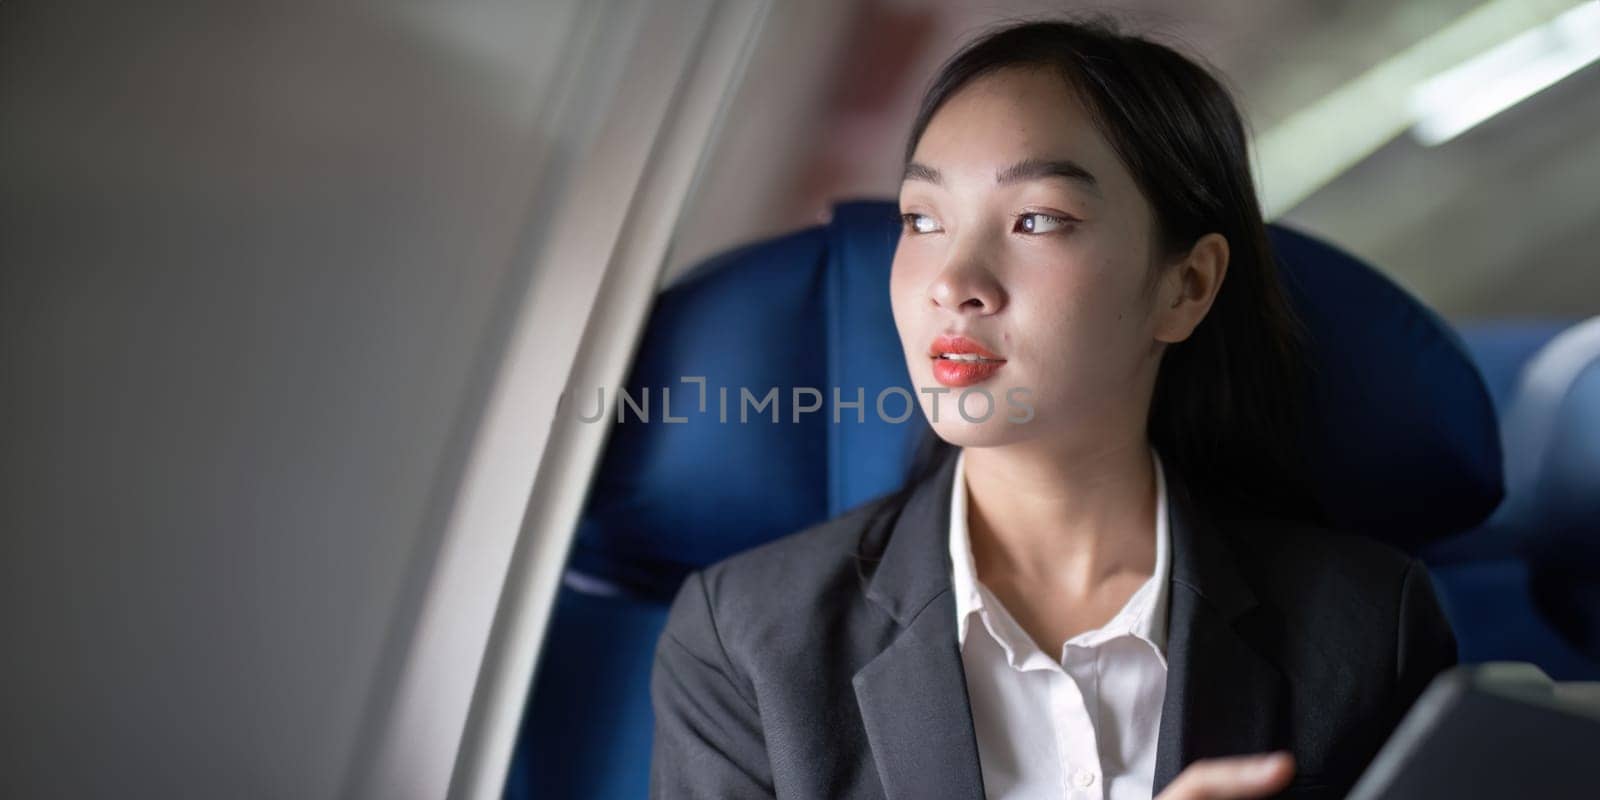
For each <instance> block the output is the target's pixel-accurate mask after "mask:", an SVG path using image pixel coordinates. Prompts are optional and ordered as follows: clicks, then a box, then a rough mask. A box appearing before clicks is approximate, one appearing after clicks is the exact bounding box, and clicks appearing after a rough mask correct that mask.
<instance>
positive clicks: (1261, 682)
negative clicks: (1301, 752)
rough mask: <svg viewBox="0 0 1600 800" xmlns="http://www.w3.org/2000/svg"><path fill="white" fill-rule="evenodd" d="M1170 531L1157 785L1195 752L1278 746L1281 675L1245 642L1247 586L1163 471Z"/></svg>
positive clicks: (1254, 609)
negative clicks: (1165, 651)
mask: <svg viewBox="0 0 1600 800" xmlns="http://www.w3.org/2000/svg"><path fill="white" fill-rule="evenodd" d="M1167 485H1168V486H1169V487H1171V488H1170V489H1169V494H1168V512H1169V515H1170V516H1169V518H1168V530H1169V531H1170V534H1171V537H1172V582H1171V586H1170V588H1171V592H1170V597H1171V606H1170V609H1169V612H1168V613H1169V625H1168V631H1169V634H1168V640H1167V692H1166V696H1165V698H1164V699H1163V701H1162V707H1161V729H1160V734H1159V736H1158V738H1157V742H1156V774H1155V782H1154V789H1155V791H1156V792H1158V793H1159V792H1160V791H1161V790H1162V789H1163V788H1165V787H1166V786H1167V784H1169V783H1171V782H1172V780H1173V779H1174V778H1176V777H1177V776H1178V774H1179V773H1180V772H1182V771H1183V768H1184V767H1185V766H1187V765H1189V764H1190V763H1191V762H1193V761H1195V760H1196V759H1201V758H1212V757H1217V756H1226V755H1244V754H1250V753H1260V752H1266V751H1270V750H1276V749H1280V748H1282V747H1283V746H1284V744H1285V743H1286V742H1287V736H1286V733H1287V731H1286V728H1285V724H1284V723H1285V717H1284V713H1285V711H1286V709H1285V704H1286V702H1287V700H1286V694H1285V692H1286V689H1287V686H1286V684H1285V683H1284V680H1283V675H1282V673H1281V672H1279V670H1278V669H1277V667H1275V666H1274V665H1273V664H1272V663H1271V662H1269V661H1267V660H1266V659H1265V658H1264V657H1262V656H1261V654H1260V653H1259V651H1258V648H1256V647H1253V646H1252V642H1251V637H1250V632H1251V631H1252V630H1253V629H1252V627H1251V624H1252V623H1253V622H1262V621H1264V618H1263V617H1262V616H1261V614H1260V612H1261V611H1263V609H1260V608H1259V607H1258V605H1257V602H1256V597H1255V594H1254V592H1252V591H1251V590H1250V587H1249V586H1248V584H1246V583H1245V581H1244V579H1243V577H1242V576H1241V575H1240V574H1239V571H1238V567H1237V565H1236V563H1235V561H1234V558H1233V555H1232V554H1231V553H1229V552H1228V550H1227V548H1226V545H1225V544H1224V543H1223V542H1222V541H1221V540H1220V538H1219V537H1218V534H1217V532H1216V530H1215V528H1213V527H1212V524H1211V522H1210V521H1209V520H1208V519H1206V518H1205V517H1204V516H1203V515H1201V514H1200V513H1199V512H1198V511H1197V510H1196V508H1195V506H1194V504H1193V502H1192V500H1191V499H1190V498H1189V496H1188V494H1187V491H1186V490H1185V489H1184V487H1183V485H1182V484H1181V483H1180V482H1179V480H1178V477H1177V476H1176V475H1174V474H1173V473H1172V472H1171V471H1170V470H1169V471H1168V472H1167Z"/></svg>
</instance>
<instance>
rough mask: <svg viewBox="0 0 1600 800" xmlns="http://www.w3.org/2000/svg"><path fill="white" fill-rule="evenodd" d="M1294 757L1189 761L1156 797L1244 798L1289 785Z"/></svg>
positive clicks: (1178, 799) (1166, 799) (1168, 799)
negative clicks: (1186, 766) (1187, 765)
mask: <svg viewBox="0 0 1600 800" xmlns="http://www.w3.org/2000/svg"><path fill="white" fill-rule="evenodd" d="M1293 775H1294V759H1293V757H1291V756H1290V755H1289V754H1288V753H1269V754H1266V755H1259V756H1234V757H1230V758H1210V759H1204V760H1201V761H1196V762H1194V763H1193V764H1190V765H1189V767H1188V768H1187V769H1185V770H1184V771H1183V772H1182V774H1180V775H1178V778H1177V780H1174V781H1173V782H1172V785H1170V786H1168V787H1167V788H1166V790H1165V791H1163V792H1162V793H1161V794H1160V795H1159V796H1158V797H1157V798H1156V800H1246V799H1247V798H1254V797H1265V796H1267V795H1269V794H1272V793H1273V792H1276V791H1278V790H1280V789H1282V788H1283V787H1284V786H1286V785H1288V783H1289V778H1290V777H1292V776H1293Z"/></svg>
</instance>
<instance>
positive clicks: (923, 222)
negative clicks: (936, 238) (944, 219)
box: [900, 214, 939, 233]
mask: <svg viewBox="0 0 1600 800" xmlns="http://www.w3.org/2000/svg"><path fill="white" fill-rule="evenodd" d="M900 219H901V220H902V221H903V222H905V226H906V228H908V229H910V230H911V231H912V232H913V233H938V232H939V223H937V222H934V221H933V217H930V216H928V215H927V214H901V215H900Z"/></svg>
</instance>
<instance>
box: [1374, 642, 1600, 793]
mask: <svg viewBox="0 0 1600 800" xmlns="http://www.w3.org/2000/svg"><path fill="white" fill-rule="evenodd" d="M1596 699H1600V684H1555V683H1552V682H1551V681H1550V679H1549V678H1548V677H1546V676H1545V675H1544V673H1543V672H1540V671H1539V670H1538V669H1537V668H1536V667H1534V666H1533V665H1531V664H1509V663H1507V664H1484V665H1477V666H1458V667H1455V668H1453V669H1450V670H1448V671H1446V672H1443V673H1441V674H1440V675H1439V676H1438V677H1437V678H1435V679H1434V681H1433V683H1432V684H1430V685H1429V686H1428V689H1427V691H1425V692H1423V693H1422V696H1421V697H1420V698H1418V699H1417V702H1416V704H1415V705H1414V706H1412V708H1411V711H1410V713H1408V714H1407V715H1406V717H1405V719H1403V720H1402V721H1401V722H1400V724H1399V725H1398V726H1397V727H1396V728H1395V731H1394V734H1393V735H1391V736H1390V737H1389V741H1388V742H1386V743H1385V744H1384V746H1383V749H1382V750H1381V751H1379V753H1378V756H1377V757H1376V758H1374V759H1373V761H1372V764H1371V765H1370V766H1369V767H1368V768H1367V771H1366V772H1365V773H1363V774H1362V776H1361V779H1360V780H1359V781H1357V782H1356V785H1355V788H1354V789H1352V790H1351V792H1350V795H1349V797H1348V798H1346V800H1401V798H1405V799H1406V800H1427V799H1428V798H1479V797H1482V798H1491V797H1492V798H1523V797H1529V798H1541V800H1543V799H1546V798H1548V799H1549V800H1558V799H1561V798H1583V799H1584V800H1594V798H1600V707H1597V706H1596V705H1595V704H1594V701H1595V700H1596Z"/></svg>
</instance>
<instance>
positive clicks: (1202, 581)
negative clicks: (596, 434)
mask: <svg viewBox="0 0 1600 800" xmlns="http://www.w3.org/2000/svg"><path fill="white" fill-rule="evenodd" d="M900 208H901V211H902V212H903V215H904V221H905V225H904V230H903V233H902V237H901V240H900V244H899V247H898V250H897V251H896V254H895V260H894V266H893V271H892V277H891V281H890V284H891V285H890V291H891V294H892V298H893V307H894V317H895V324H896V326H897V328H898V330H899V332H900V336H901V340H902V342H903V344H904V348H905V355H906V361H907V364H908V366H909V368H910V374H911V378H912V380H913V382H914V383H915V384H916V385H917V386H918V387H919V388H921V387H937V386H941V385H942V386H944V387H946V388H948V389H950V392H949V393H948V394H944V395H939V394H934V393H932V392H919V393H918V396H919V400H920V402H921V403H922V406H923V412H924V414H925V415H926V416H927V418H928V419H929V420H930V424H931V430H932V431H933V433H934V434H936V438H934V439H932V440H931V442H932V446H931V447H929V448H928V449H927V450H926V452H925V453H924V458H923V460H922V462H921V465H920V466H919V468H918V469H917V470H916V471H915V472H914V474H913V476H912V478H911V479H910V480H909V481H908V483H907V486H906V488H905V489H904V490H903V491H901V492H899V493H897V494H895V495H893V496H890V497H886V498H883V499H881V500H878V501H875V502H872V503H868V504H866V505H864V506H861V507H859V508H857V509H854V510H852V511H850V512H846V513H845V514H844V515H842V516H840V517H838V518H835V519H833V520H830V521H828V522H826V523H823V524H820V525H818V526H816V527H813V528H811V529H809V530H806V531H803V532H800V533H798V534H796V535H793V536H789V537H786V538H784V539H781V540H779V541H777V542H773V543H771V544H769V545H766V546H764V547H761V548H758V549H756V550H753V551H750V552H747V553H744V554H741V555H739V556H736V557H734V558H731V559H729V560H727V561H724V562H722V563H720V564H717V565H715V566H712V567H710V568H708V569H705V570H703V571H701V572H699V573H696V574H695V575H693V576H691V577H690V578H689V580H688V581H687V583H686V584H685V585H684V587H683V589H682V590H681V592H680V593H679V595H678V597H677V600H676V601H675V603H674V605H673V607H672V610H671V614H670V617H669V620H668V623H667V627H666V631H665V632H664V634H663V635H662V637H661V641H660V644H659V647H658V650H657V658H656V665H655V671H654V674H653V677H652V683H651V691H652V696H653V700H654V705H655V712H656V738H655V750H654V756H653V764H652V794H653V795H654V796H657V797H718V798H722V797H796V798H830V797H889V798H906V799H907V800H909V799H911V798H917V799H919V800H920V799H922V798H943V797H959V798H971V797H980V796H984V795H987V796H988V797H990V798H1035V797H1073V798H1078V797H1081V798H1110V800H1127V799H1128V798H1135V797H1140V798H1149V797H1151V796H1152V795H1157V796H1159V797H1161V798H1166V799H1167V800H1177V799H1178V798H1234V797H1241V798H1242V797H1262V796H1267V795H1271V794H1274V793H1278V792H1283V791H1285V790H1287V793H1288V794H1290V795H1293V796H1297V797H1299V796H1305V797H1316V796H1326V797H1342V796H1343V795H1344V793H1345V792H1346V791H1348V790H1349V788H1350V786H1351V785H1352V784H1353V783H1354V781H1355V779H1356V778H1357V776H1358V775H1359V774H1360V773H1361V771H1362V769H1363V768H1364V767H1365V765H1366V764H1367V762H1368V761H1369V760H1370V759H1371V758H1372V756H1373V755H1374V754H1375V753H1376V751H1377V749H1378V747H1379V746H1380V745H1381V744H1382V743H1383V741H1384V739H1385V738H1386V737H1387V735H1388V734H1389V732H1390V731H1391V730H1392V728H1393V727H1394V725H1395V724H1396V722H1397V721H1398V720H1399V718H1400V716H1401V715H1402V714H1403V713H1404V712H1405V711H1406V709H1407V708H1408V707H1409V706H1410V704H1411V703H1412V701H1413V700H1414V699H1415V698H1416V696H1417V695H1418V694H1419V693H1420V692H1421V690H1422V689H1423V687H1424V686H1425V685H1426V684H1427V683H1428V681H1429V680H1431V679H1432V677H1433V676H1434V675H1435V674H1436V673H1438V672H1439V671H1440V670H1442V669H1444V668H1445V667H1447V666H1449V665H1451V664H1453V663H1454V661H1455V657H1456V656H1455V640H1454V637H1453V635H1452V633H1451V631H1450V628H1449V626H1448V623H1447V622H1446V621H1445V619H1444V617H1443V615H1442V614H1441V613H1440V610H1439V607H1438V604H1437V602H1436V600H1435V598H1434V596H1433V594H1432V591H1431V589H1430V586H1429V582H1428V579H1427V576H1426V573H1425V571H1424V569H1423V568H1422V566H1421V565H1420V564H1418V563H1417V562H1416V561H1414V560H1411V559H1409V558H1406V557H1405V556H1403V555H1402V554H1400V553H1399V552H1397V551H1394V550H1392V549H1390V548H1387V547H1385V546H1383V545H1380V544H1377V543H1375V542H1371V541H1368V540H1364V539H1361V538H1358V537H1354V536H1346V535H1339V534H1335V533H1332V532H1329V531H1326V530H1323V529H1320V528H1319V527H1317V526H1316V525H1315V521H1316V520H1317V519H1318V518H1319V515H1318V513H1317V511H1316V509H1315V507H1314V504H1313V503H1312V501H1311V500H1310V499H1309V497H1310V493H1309V492H1308V491H1307V490H1306V488H1305V486H1304V484H1303V481H1302V480H1301V478H1300V470H1299V469H1297V465H1298V464H1299V463H1300V458H1301V456H1300V454H1299V453H1297V452H1296V450H1295V445H1296V442H1297V435H1296V431H1297V427H1296V426H1297V420H1298V417H1299V401H1298V397H1299V395H1300V391H1301V388H1302V376H1301V374H1300V372H1299V371H1298V366H1299V364H1298V362H1297V360H1296V358H1297V352H1298V349H1297V339H1296V334H1295V327H1294V321H1293V317H1292V315H1291V313H1290V311H1289V309H1288V306H1287V304H1286V302H1285V299H1284V296H1283V293H1282V291H1281V289H1280V287H1279V283H1278V276H1277V274H1276V267H1275V264H1274V262H1273V259H1272V255H1271V252H1270V250H1269V247H1268V244H1267V239H1266V236H1265V229H1264V227H1263V223H1262V219H1261V212H1260V209H1259V207H1258V205H1257V201H1256V197H1255V194H1254V190H1253V184H1252V181H1251V177H1250V169H1249V161H1248V156H1247V149H1246V139H1245V134H1244V131H1243V127H1242V125H1241V123H1240V120H1239V116H1238V113H1237V111H1236V110H1235V108H1234V106H1233V103H1232V101H1231V100H1230V99H1229V97H1228V94H1227V92H1226V91H1225V90H1224V89H1223V88H1222V86H1221V85H1220V84H1219V83H1218V82H1217V81H1216V80H1215V79H1214V78H1213V77H1212V76H1210V75H1209V74H1208V73H1207V72H1206V71H1205V70H1204V69H1202V68H1200V67H1199V66H1196V65H1195V64H1194V63H1193V62H1191V61H1189V60H1188V59H1186V58H1184V57H1182V56H1180V55H1178V54H1177V53H1175V52H1174V51H1172V50H1170V49H1168V48H1166V47H1164V46H1162V45H1159V44H1156V43H1152V42H1150V41H1147V40H1144V39H1141V38H1137V37H1131V36H1125V35H1121V34H1119V33H1117V32H1116V31H1114V30H1112V29H1110V28H1109V27H1107V26H1105V25H1103V24H1081V23H1071V22H1049V23H1029V24H1023V25H1017V26H1013V27H1009V28H1006V29H1003V30H999V31H997V32H994V33H991V34H989V35H987V36H985V37H983V38H981V39H979V40H978V41H976V42H974V43H972V44H971V45H969V46H967V47H966V48H965V49H964V50H962V51H961V52H960V53H958V54H957V55H956V56H955V57H954V58H953V59H952V60H950V61H949V62H948V63H947V64H946V65H945V66H944V68H943V70H942V71H941V73H940V74H939V76H938V77H937V79H936V80H935V81H934V83H933V86H932V88H931V89H930V90H929V92H928V94H927V97H926V98H925V100H924V102H923V105H922V108H921V111H920V113H919V114H918V116H917V119H916V122H915V124H914V126H913V128H912V132H911V137H910V142H909V144H908V147H907V153H906V165H905V179H904V182H903V183H902V184H901V190H900ZM973 389H982V390H984V391H985V392H987V393H988V394H990V395H991V396H992V397H994V398H996V399H1001V398H1005V397H1008V396H1012V397H1025V398H1026V399H1027V401H1028V404H1029V405H1030V406H1031V407H1032V409H1033V414H1032V416H1031V418H1027V419H1026V421H1025V422H1017V421H1015V420H1016V419H1018V418H1019V416H1018V415H1017V414H1015V413H1010V414H1008V413H995V414H993V415H990V416H989V418H988V419H987V420H985V421H981V422H973V421H970V420H969V417H973V418H981V417H982V414H981V411H980V410H981V409H982V407H983V405H982V401H981V400H972V401H971V402H972V405H971V406H970V410H971V412H972V413H970V414H966V415H964V414H962V413H960V410H959V409H957V408H956V405H955V403H956V400H957V398H958V396H959V393H960V392H962V391H963V390H973ZM1008 392H1018V393H1022V394H1013V395H1008ZM1002 402H1003V401H1002ZM936 406H938V407H936Z"/></svg>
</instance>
